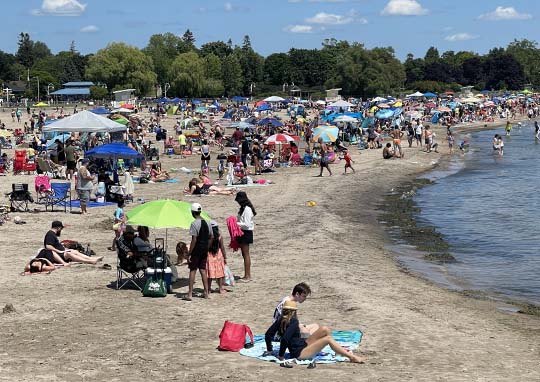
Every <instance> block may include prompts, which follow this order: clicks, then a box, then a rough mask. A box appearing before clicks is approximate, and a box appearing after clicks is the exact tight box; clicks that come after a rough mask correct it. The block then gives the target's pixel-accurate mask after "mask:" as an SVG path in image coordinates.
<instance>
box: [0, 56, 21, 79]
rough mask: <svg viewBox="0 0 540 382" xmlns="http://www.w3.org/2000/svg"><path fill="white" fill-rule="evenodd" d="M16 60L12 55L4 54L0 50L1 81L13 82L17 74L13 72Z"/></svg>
mask: <svg viewBox="0 0 540 382" xmlns="http://www.w3.org/2000/svg"><path fill="white" fill-rule="evenodd" d="M15 62H16V58H15V56H14V55H13V54H9V53H5V52H2V51H1V50H0V79H1V80H3V81H9V80H14V79H15V78H17V73H16V72H15V71H14V69H15V66H14V64H15Z"/></svg>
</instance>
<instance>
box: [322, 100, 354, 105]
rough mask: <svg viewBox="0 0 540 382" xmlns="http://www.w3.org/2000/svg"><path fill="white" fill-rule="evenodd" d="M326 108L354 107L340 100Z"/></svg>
mask: <svg viewBox="0 0 540 382" xmlns="http://www.w3.org/2000/svg"><path fill="white" fill-rule="evenodd" d="M328 106H330V107H351V106H354V104H352V103H350V102H347V101H344V100H342V99H341V100H339V101H336V102H333V103H331V104H330V105H328Z"/></svg>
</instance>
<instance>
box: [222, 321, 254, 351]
mask: <svg viewBox="0 0 540 382" xmlns="http://www.w3.org/2000/svg"><path fill="white" fill-rule="evenodd" d="M246 334H247V335H249V338H250V339H251V346H253V333H252V332H251V329H250V328H249V326H247V325H244V324H235V323H234V322H231V321H225V323H224V324H223V329H221V333H220V334H219V347H218V349H219V350H228V351H240V349H243V348H244V345H245V343H246Z"/></svg>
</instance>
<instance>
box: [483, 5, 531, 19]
mask: <svg viewBox="0 0 540 382" xmlns="http://www.w3.org/2000/svg"><path fill="white" fill-rule="evenodd" d="M478 18H479V19H480V20H488V21H500V20H528V19H531V18H532V15H531V14H529V13H519V12H518V11H516V9H515V8H514V7H507V8H505V7H497V8H495V10H494V11H493V12H488V13H484V14H483V15H480V16H478Z"/></svg>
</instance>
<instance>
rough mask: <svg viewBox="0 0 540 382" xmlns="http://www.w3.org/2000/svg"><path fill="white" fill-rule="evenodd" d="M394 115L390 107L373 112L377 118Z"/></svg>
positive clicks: (386, 117)
mask: <svg viewBox="0 0 540 382" xmlns="http://www.w3.org/2000/svg"><path fill="white" fill-rule="evenodd" d="M393 116H394V111H393V110H390V109H384V110H379V111H378V112H377V113H375V118H379V119H388V118H392V117H393Z"/></svg>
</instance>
